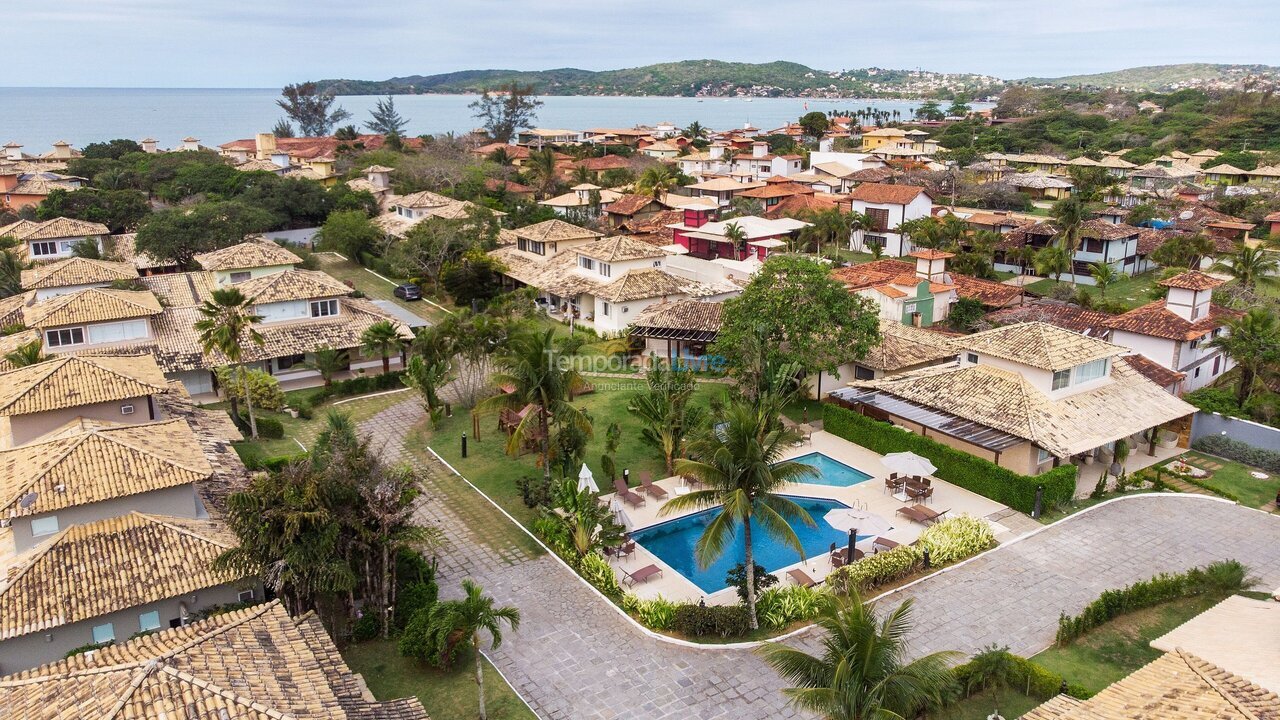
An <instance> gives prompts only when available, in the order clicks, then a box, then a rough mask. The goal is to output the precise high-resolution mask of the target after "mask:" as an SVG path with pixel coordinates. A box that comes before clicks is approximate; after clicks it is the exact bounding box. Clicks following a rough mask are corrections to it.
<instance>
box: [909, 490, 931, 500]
mask: <svg viewBox="0 0 1280 720" xmlns="http://www.w3.org/2000/svg"><path fill="white" fill-rule="evenodd" d="M912 497H914V498H915V499H916V500H923V501H925V502H926V503H928V502H929V501H930V500H932V499H933V488H931V487H925V488H920V489H919V490H917V491H916V492H915V494H913V495H912Z"/></svg>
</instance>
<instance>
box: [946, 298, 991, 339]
mask: <svg viewBox="0 0 1280 720" xmlns="http://www.w3.org/2000/svg"><path fill="white" fill-rule="evenodd" d="M986 314H987V309H986V308H985V307H983V306H982V301H981V300H979V299H977V298H971V297H970V298H960V299H958V300H956V301H955V303H953V304H952V305H951V312H949V313H947V326H948V327H950V328H951V329H952V330H957V331H960V332H972V331H973V329H974V328H975V327H976V326H977V324H978V321H979V320H981V319H982V316H983V315H986Z"/></svg>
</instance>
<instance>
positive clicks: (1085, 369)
mask: <svg viewBox="0 0 1280 720" xmlns="http://www.w3.org/2000/svg"><path fill="white" fill-rule="evenodd" d="M1108 362H1109V359H1108V358H1102V359H1100V360H1094V361H1092V362H1087V363H1084V364H1083V365H1077V366H1075V367H1074V368H1072V369H1071V384H1072V385H1080V384H1082V383H1087V382H1092V381H1094V380H1098V379H1101V378H1104V377H1106V376H1107V364H1108ZM1095 369H1096V371H1097V372H1096V373H1095V372H1094V371H1095Z"/></svg>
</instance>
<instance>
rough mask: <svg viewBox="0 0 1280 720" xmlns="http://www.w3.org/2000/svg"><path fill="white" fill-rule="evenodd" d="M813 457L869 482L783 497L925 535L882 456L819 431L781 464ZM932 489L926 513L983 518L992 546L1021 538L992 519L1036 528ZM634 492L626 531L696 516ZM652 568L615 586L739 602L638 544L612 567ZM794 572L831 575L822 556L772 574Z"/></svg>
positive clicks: (999, 509) (940, 484) (910, 536)
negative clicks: (866, 515)
mask: <svg viewBox="0 0 1280 720" xmlns="http://www.w3.org/2000/svg"><path fill="white" fill-rule="evenodd" d="M812 452H820V453H822V454H823V455H826V456H827V457H830V458H832V459H833V460H839V461H840V462H842V463H844V464H846V465H850V466H852V467H854V468H857V469H858V470H861V471H863V472H864V473H867V474H868V475H871V476H872V477H871V479H870V480H867V481H865V482H861V483H858V484H857V485H852V486H848V487H838V486H833V485H811V484H808V483H794V484H791V485H788V486H787V487H786V488H784V490H783V491H782V492H783V493H784V494H788V495H801V496H805V497H814V498H826V499H830V500H837V501H839V502H842V503H844V504H845V505H848V506H849V507H859V508H865V509H866V510H869V511H870V512H873V513H875V514H877V515H879V516H880V517H882V518H884V519H885V520H887V521H889V523H890V524H891V525H892V526H893V529H892V530H889V531H888V532H886V533H884V534H883V535H882V537H886V538H888V539H890V540H894V541H896V542H899V543H910V542H914V541H915V540H916V538H918V537H919V536H920V532H921V531H922V530H924V526H923V525H920V524H918V523H914V522H911V521H909V520H907V519H906V518H904V517H902V516H901V515H898V514H896V513H897V510H898V508H900V507H903V506H904V505H907V504H909V503H904V502H902V501H900V500H898V499H896V498H894V497H893V496H891V495H889V494H888V493H887V492H886V490H885V486H884V479H885V477H887V476H888V470H886V469H885V467H884V466H883V465H881V464H880V457H881V456H880V455H879V454H878V453H874V452H872V451H870V450H868V449H866V448H864V447H862V446H860V445H856V444H854V443H851V442H849V441H848V440H845V439H843V438H840V437H836V436H835V435H832V434H830V433H827V432H823V431H821V430H819V431H817V432H815V433H814V434H813V436H812V438H811V439H810V441H809V442H806V443H804V444H802V445H799V446H796V447H793V448H790V449H789V450H788V452H787V453H786V454H785V455H784V457H783V459H791V458H794V457H799V456H801V455H807V454H809V453H812ZM655 484H656V485H659V486H661V487H662V488H663V489H664V490H666V491H667V493H668V495H669V496H672V497H674V496H675V495H676V494H677V493H678V492H680V491H682V490H683V483H682V481H681V480H680V478H678V477H670V478H666V479H664V480H658V481H656V482H655ZM933 488H934V493H933V499H932V502H930V503H929V506H930V507H932V508H933V509H935V510H938V511H942V510H944V509H946V510H948V511H949V512H948V513H947V515H948V516H951V515H973V516H975V517H981V518H987V519H988V521H989V522H991V523H992V529H993V530H995V532H996V540H997V541H999V542H1004V541H1007V540H1009V539H1012V538H1013V537H1015V536H1017V535H1020V534H1021V533H1020V532H1017V531H1016V530H1015V529H1013V528H1010V527H1007V526H1006V525H1004V524H1002V523H1001V522H999V520H998V519H994V518H1005V517H1010V515H1011V514H1012V515H1013V516H1015V517H1020V518H1021V519H1022V520H1025V521H1026V522H1027V523H1033V524H1034V521H1032V520H1030V519H1028V518H1026V517H1025V516H1018V514H1017V513H1014V512H1013V511H1012V510H1010V509H1009V508H1007V507H1006V506H1004V505H1001V504H1000V503H998V502H995V501H994V500H990V499H987V498H985V497H983V496H981V495H978V494H976V493H972V492H969V491H968V490H965V489H963V488H960V487H957V486H955V485H952V484H950V483H948V482H945V481H942V480H938V479H937V478H934V479H933ZM632 489H633V490H634V491H635V492H636V493H638V494H640V495H644V496H645V503H644V505H642V506H640V507H631V506H630V505H626V504H625V503H622V501H621V500H619V503H621V505H622V510H621V511H620V512H619V515H620V518H621V521H622V523H623V525H625V526H626V527H627V528H628V529H630V530H634V529H640V528H645V527H649V526H650V525H655V524H657V523H660V522H665V521H667V520H672V519H674V518H678V517H683V516H685V515H690V514H692V513H694V512H697V511H696V510H691V511H687V512H677V513H671V514H670V515H662V516H659V510H660V509H661V507H662V504H663V501H662V500H658V499H655V498H652V497H649V496H648V495H646V494H645V493H644V492H643V491H642V490H641V489H640V488H632ZM613 498H614V494H613V493H609V494H606V495H602V496H601V499H602V500H604V501H605V502H610V503H611V502H612V501H613ZM814 520H816V521H818V522H822V518H814ZM1011 524H1021V523H1011ZM1024 527H1025V526H1024ZM650 564H653V565H657V566H658V567H660V568H662V571H663V572H662V575H660V576H658V577H655V578H653V579H651V580H649V581H647V582H644V583H639V584H637V585H636V586H635V587H634V588H629V587H628V586H627V585H626V583H625V582H624V581H625V580H626V578H625V577H624V575H623V573H622V572H618V580H619V582H622V583H623V588H624V589H628V590H631V591H632V592H634V593H635V594H636V595H637V596H639V597H641V598H653V597H657V596H658V595H661V596H662V597H665V598H668V599H671V600H698V599H700V598H704V599H706V601H707V603H709V604H724V605H727V604H732V603H736V602H737V595H736V593H735V591H734V589H733V588H726V589H724V590H720V591H718V592H715V593H712V594H710V595H708V594H707V593H705V592H704V591H703V590H702V589H700V588H699V587H698V586H697V585H694V584H693V582H691V581H690V580H688V579H687V578H685V577H684V576H683V575H681V574H680V573H679V572H677V571H676V570H673V569H672V568H671V567H669V566H668V565H667V564H666V563H664V562H662V560H660V559H659V558H658V557H657V556H655V555H653V554H652V553H650V552H649V551H648V550H646V549H645V548H644V546H643V545H640V544H639V543H637V545H636V551H635V553H634V554H632V555H631V556H630V557H627V558H624V559H622V560H621V561H620V562H619V561H616V560H615V561H613V566H614V568H615V569H617V570H619V571H621V570H626V571H631V572H634V571H635V570H638V569H640V568H642V567H645V566H646V565H650ZM795 568H800V569H801V570H803V571H804V573H805V574H806V575H808V576H809V577H810V578H813V579H814V580H816V581H818V582H821V581H822V580H823V579H824V578H826V576H827V575H828V574H830V573H831V571H832V567H831V561H830V559H829V557H828V556H827V554H826V553H823V554H822V555H821V556H819V557H813V558H807V559H806V561H805V562H802V563H797V564H795V565H790V566H787V567H784V568H780V569H779V570H777V571H775V572H774V574H775V575H777V576H778V577H779V578H780V579H781V583H783V584H787V583H791V582H792V581H791V579H790V578H788V577H787V575H786V572H787V571H788V570H791V569H795Z"/></svg>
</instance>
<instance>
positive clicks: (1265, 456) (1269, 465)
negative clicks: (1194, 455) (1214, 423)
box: [1191, 435, 1280, 472]
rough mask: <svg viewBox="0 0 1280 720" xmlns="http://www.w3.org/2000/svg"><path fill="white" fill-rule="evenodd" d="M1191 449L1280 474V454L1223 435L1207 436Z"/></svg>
mask: <svg viewBox="0 0 1280 720" xmlns="http://www.w3.org/2000/svg"><path fill="white" fill-rule="evenodd" d="M1191 447H1193V448H1195V449H1196V450H1199V451H1200V452H1206V453H1209V454H1210V455H1217V456H1218V457H1224V458H1227V459H1228V460H1235V461H1236V462H1242V463H1244V464H1245V465H1252V466H1254V467H1256V468H1261V469H1263V470H1267V471H1269V472H1280V452H1276V451H1275V450H1267V449H1264V448H1259V447H1254V446H1252V445H1250V444H1249V443H1243V442H1240V441H1239V440H1232V439H1231V438H1229V437H1223V436H1222V435H1206V436H1204V437H1202V438H1200V439H1199V440H1197V441H1195V442H1194V443H1193V444H1192V445H1191Z"/></svg>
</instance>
